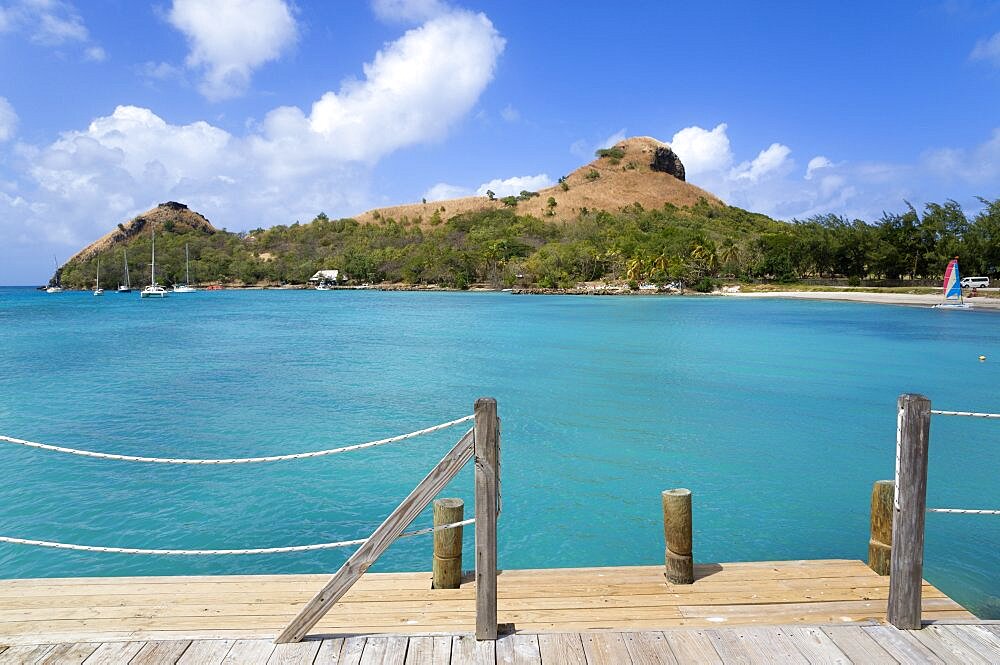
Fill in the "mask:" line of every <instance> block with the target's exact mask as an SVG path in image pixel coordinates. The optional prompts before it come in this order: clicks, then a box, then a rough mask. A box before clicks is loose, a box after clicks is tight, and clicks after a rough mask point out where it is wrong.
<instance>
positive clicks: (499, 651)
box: [476, 633, 542, 665]
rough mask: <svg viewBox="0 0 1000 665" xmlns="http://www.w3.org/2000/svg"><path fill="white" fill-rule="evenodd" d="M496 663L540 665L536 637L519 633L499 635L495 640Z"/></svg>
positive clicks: (503, 664) (500, 664)
mask: <svg viewBox="0 0 1000 665" xmlns="http://www.w3.org/2000/svg"><path fill="white" fill-rule="evenodd" d="M476 639H477V640H478V639H479V637H478V636H477V637H476ZM486 643H487V644H489V643H490V642H489V641H487V642H486ZM496 662H497V665H540V664H541V662H542V656H541V652H540V651H539V648H538V636H537V635H524V634H521V633H514V634H512V635H501V636H500V637H498V638H497V640H496Z"/></svg>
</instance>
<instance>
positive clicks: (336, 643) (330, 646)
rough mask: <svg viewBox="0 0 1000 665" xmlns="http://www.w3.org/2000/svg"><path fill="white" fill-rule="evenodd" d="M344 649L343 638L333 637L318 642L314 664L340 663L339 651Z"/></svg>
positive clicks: (331, 664)
mask: <svg viewBox="0 0 1000 665" xmlns="http://www.w3.org/2000/svg"><path fill="white" fill-rule="evenodd" d="M343 650H344V638H343V637H334V638H332V639H327V640H323V642H322V643H321V644H320V647H319V651H318V652H317V653H316V660H315V663H316V665H340V664H341V662H342V660H341V657H340V656H341V652H343Z"/></svg>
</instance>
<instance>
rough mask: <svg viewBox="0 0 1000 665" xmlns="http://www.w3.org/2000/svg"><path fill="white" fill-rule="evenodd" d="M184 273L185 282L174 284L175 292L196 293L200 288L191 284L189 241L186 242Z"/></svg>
mask: <svg viewBox="0 0 1000 665" xmlns="http://www.w3.org/2000/svg"><path fill="white" fill-rule="evenodd" d="M184 273H185V280H184V283H183V284H174V293H194V292H195V291H197V290H198V289H196V288H194V287H193V286H191V259H190V258H189V257H188V246H187V243H184Z"/></svg>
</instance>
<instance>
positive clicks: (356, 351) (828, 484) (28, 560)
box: [0, 288, 1000, 618]
mask: <svg viewBox="0 0 1000 665" xmlns="http://www.w3.org/2000/svg"><path fill="white" fill-rule="evenodd" d="M980 354H984V355H986V356H988V360H987V361H986V362H979V361H978V359H977V357H978V356H979V355H980ZM903 392H922V393H924V394H926V395H927V396H928V397H930V398H931V400H932V403H933V405H934V407H935V408H941V409H956V410H958V409H961V410H977V411H991V412H998V411H1000V314H996V313H982V312H944V311H935V310H932V309H917V308H904V307H889V306H879V305H863V304H851V303H823V302H795V301H779V300H764V301H762V300H754V301H749V300H740V299H721V298H695V297H685V298H609V297H603V298H602V297H597V298H588V297H555V296H551V297H531V296H512V295H509V294H493V293H381V292H374V291H329V292H317V291H247V292H240V291H222V292H215V293H210V292H199V293H195V294H189V295H175V296H171V297H170V298H167V299H165V300H162V301H149V300H140V298H139V295H138V293H132V294H131V295H128V296H125V295H117V294H115V293H112V292H109V293H108V294H107V295H106V296H105V297H104V298H95V297H93V296H92V295H90V294H89V293H65V294H59V295H47V294H45V293H42V292H37V291H34V290H30V289H15V288H3V289H0V433H2V434H6V435H8V436H14V437H19V438H26V439H31V440H34V441H41V442H45V443H51V444H56V445H63V446H69V447H77V448H87V449H92V450H101V451H107V452H119V453H126V454H135V455H147V456H164V457H170V456H175V457H238V456H256V455H268V454H279V453H289V452H301V451H309V450H316V449H321V448H329V447H334V446H338V445H344V444H350V443H356V442H361V441H367V440H370V439H375V438H381V437H385V436H389V435H393V434H397V433H403V432H408V431H412V430H415V429H419V428H423V427H426V426H429V425H433V424H437V423H439V422H443V421H446V420H451V419H454V418H457V417H460V416H462V415H465V414H468V413H470V412H471V410H472V403H473V401H474V400H475V398H476V397H479V396H494V397H496V398H497V400H498V402H499V408H500V415H501V417H502V418H503V474H502V482H503V485H502V492H503V514H502V515H501V517H500V563H501V565H502V566H503V567H508V568H522V567H542V566H552V567H562V566H599V565H621V564H656V563H662V561H663V558H662V555H663V534H662V523H661V515H660V498H659V493H660V491H661V490H663V489H667V488H672V487H688V488H691V489H692V491H693V492H694V501H695V557H696V559H697V560H699V561H703V562H707V561H740V560H770V559H808V558H841V557H849V558H856V559H863V558H865V557H866V556H867V543H868V510H869V500H870V492H871V486H872V482H873V481H875V480H878V479H882V478H891V477H892V474H893V465H894V446H895V403H896V398H897V396H898V395H899V394H900V393H903ZM460 434H461V429H460V428H455V429H451V430H447V431H445V432H440V433H436V434H434V435H431V436H427V437H421V438H417V439H412V440H409V441H406V442H403V443H399V444H394V445H391V446H384V447H381V448H377V449H373V450H366V451H359V452H354V453H348V454H343V455H337V456H333V457H324V458H319V459H312V460H301V461H291V462H282V463H275V464H260V465H252V466H223V467H166V466H160V465H142V464H129V463H123V462H109V461H100V460H89V459H83V458H79V457H73V456H67V455H62V454H59V453H51V452H46V451H40V450H31V449H25V448H23V447H19V446H13V445H9V444H3V443H0V472H2V482H0V534H2V535H10V536H18V537H23V538H33V539H40V540H57V541H66V542H77V543H86V544H93V545H111V546H122V547H148V548H247V547H270V546H279V545H294V544H307V543H314V542H326V541H331V540H342V539H349V538H360V537H364V536H365V535H367V534H368V533H369V532H370V531H371V530H372V529H373V528H374V527H375V526H376V525H377V524H378V523H379V522H380V521H381V519H382V518H383V517H384V516H385V515H386V514H388V513H389V512H390V511H391V510H392V509H393V507H395V505H396V504H397V503H398V501H399V500H400V499H401V498H403V497H404V496H405V495H406V494H407V493H408V492H409V490H410V489H411V488H412V487H413V485H414V484H415V483H416V482H418V481H419V480H420V478H422V477H423V475H424V474H425V473H426V471H427V470H428V469H429V468H430V467H431V466H432V465H433V464H434V462H435V461H436V460H437V459H439V458H440V456H441V455H442V454H443V453H444V452H445V451H446V450H447V449H448V448H450V447H451V445H452V444H453V443H454V442H455V441H456V440H457V439H458V437H459V436H460ZM998 479H1000V422H997V421H984V420H973V419H969V418H944V417H935V418H934V420H933V425H932V430H931V462H930V488H929V498H928V504H929V505H930V506H935V507H962V508H1000V482H998ZM446 494H447V495H455V496H461V497H464V498H465V499H466V502H467V514H469V513H471V508H472V476H471V470H469V469H466V470H465V471H464V472H463V473H462V474H461V475H460V476H459V477H458V478H457V479H456V480H455V481H454V482H453V483H452V485H451V486H450V487H449V488H448V490H446ZM429 522H430V517H429V515H424V516H422V517H421V518H419V519H418V520H417V523H416V524H415V526H424V525H427V524H429ZM471 541H472V538H471V530H467V532H466V548H467V549H466V561H467V564H468V565H469V566H470V567H471V561H472V556H471ZM348 554H349V551H346V550H337V551H326V552H310V553H302V554H284V555H270V556H254V557H200V558H172V557H139V556H129V555H116V554H91V553H77V552H65V551H56V550H39V549H34V548H30V547H25V546H18V545H0V575H2V576H5V577H45V576H66V575H146V574H150V575H166V574H208V573H218V574H222V573H266V572H269V573H277V572H288V573H291V572H317V571H332V570H334V569H336V568H337V567H338V566H339V565H340V564H341V563H342V562H343V560H344V559H345V557H346V556H347V555H348ZM429 567H430V540H429V539H428V538H427V537H419V538H411V539H408V540H404V541H400V542H398V543H397V544H395V545H394V546H393V547H392V548H391V549H390V550H389V551H388V552H387V553H386V554H385V555H384V556H383V557H382V559H381V560H380V562H379V563H378V564H377V569H379V570H426V569H429ZM998 570H1000V518H997V517H988V516H951V515H929V516H928V518H927V550H926V567H925V576H926V577H927V578H928V579H929V580H930V581H931V582H932V583H933V584H935V585H937V586H939V587H940V588H941V589H942V590H944V591H945V592H947V593H948V594H950V595H951V596H953V597H954V598H956V599H957V600H958V601H959V602H962V603H963V604H966V605H967V606H968V607H970V609H972V610H973V611H974V612H977V613H978V614H980V615H981V616H984V617H992V618H1000V574H998V573H997V571H998Z"/></svg>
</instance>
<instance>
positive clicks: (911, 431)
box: [886, 394, 931, 630]
mask: <svg viewBox="0 0 1000 665" xmlns="http://www.w3.org/2000/svg"><path fill="white" fill-rule="evenodd" d="M930 429H931V402H930V400H929V399H927V398H926V397H924V396H923V395H913V394H906V395H900V396H899V403H898V407H897V421H896V492H895V499H894V501H893V522H892V556H891V563H890V575H889V609H888V612H887V613H886V618H887V619H888V621H889V623H891V624H892V625H893V626H895V627H896V628H899V629H901V630H916V629H919V628H920V586H921V584H922V582H923V580H922V576H923V568H924V518H925V517H926V512H927V446H928V442H929V439H930Z"/></svg>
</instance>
